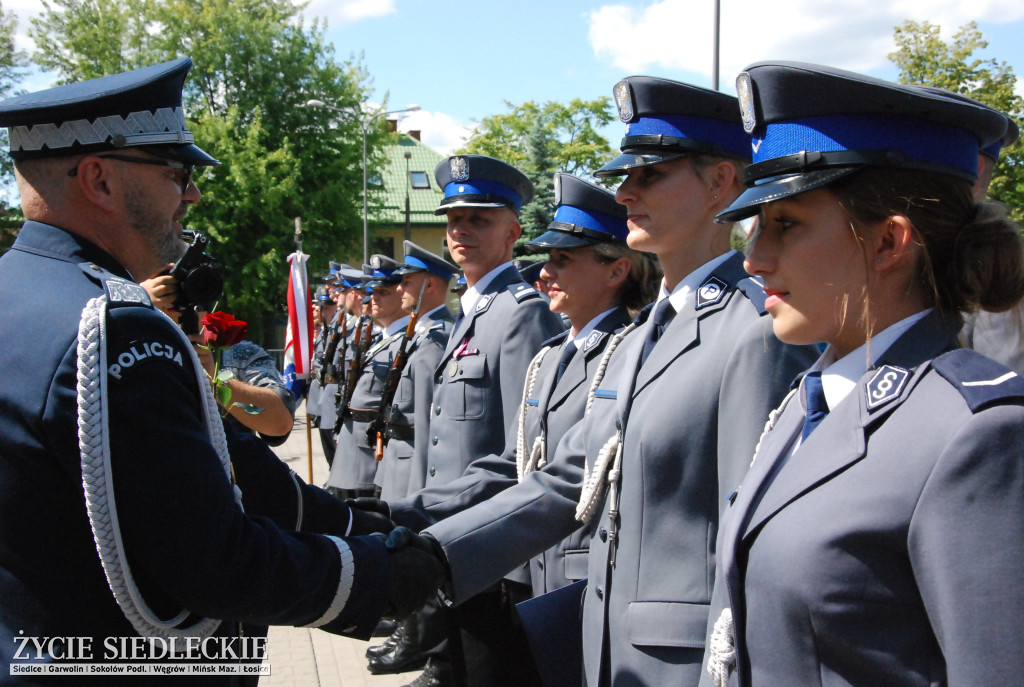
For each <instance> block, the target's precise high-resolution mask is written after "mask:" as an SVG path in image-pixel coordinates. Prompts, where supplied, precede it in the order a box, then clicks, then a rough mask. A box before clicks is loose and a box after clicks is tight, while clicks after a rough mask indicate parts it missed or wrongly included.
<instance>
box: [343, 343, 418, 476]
mask: <svg viewBox="0 0 1024 687" xmlns="http://www.w3.org/2000/svg"><path fill="white" fill-rule="evenodd" d="M363 333H364V334H365V333H366V332H365V331H364V332H363ZM404 336H405V327H404V326H403V327H402V328H401V329H399V330H398V331H397V332H395V333H394V334H392V335H391V336H386V337H384V338H382V339H380V340H378V341H376V342H375V343H374V344H372V345H371V346H370V347H369V348H368V349H366V361H365V362H364V363H363V371H362V374H361V375H359V380H358V381H357V382H356V386H355V388H354V389H353V390H352V398H351V399H349V403H348V407H349V408H350V409H351V412H350V413H349V414H348V416H347V417H346V418H345V423H344V424H343V425H342V427H341V431H340V432H338V449H337V451H336V452H335V454H334V463H333V464H332V465H331V475H330V477H329V478H328V480H327V485H328V486H331V487H338V488H339V489H373V487H374V484H373V480H374V477H375V476H376V474H377V469H378V466H379V465H380V463H378V461H377V459H376V458H375V457H374V453H375V451H376V447H371V446H370V445H369V444H368V443H367V440H366V430H367V429H368V428H369V426H370V417H369V416H370V415H372V414H373V413H376V412H377V410H378V409H379V408H380V398H381V395H382V394H383V393H384V385H385V384H386V383H387V379H388V372H389V371H390V370H391V364H392V363H393V362H394V360H395V356H396V355H397V354H398V349H399V347H400V346H401V345H402V338H403V337H404Z"/></svg>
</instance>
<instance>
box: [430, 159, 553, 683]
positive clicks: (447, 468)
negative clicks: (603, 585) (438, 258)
mask: <svg viewBox="0 0 1024 687" xmlns="http://www.w3.org/2000/svg"><path fill="white" fill-rule="evenodd" d="M434 177H435V178H436V179H437V183H438V186H439V187H441V188H443V189H444V199H443V200H442V201H441V205H440V207H438V209H437V210H436V213H437V214H439V215H445V216H446V218H447V220H448V229H447V240H448V250H449V252H450V253H451V255H452V259H453V260H454V261H455V262H456V263H457V264H458V265H459V266H460V267H461V268H462V271H463V273H464V274H465V276H466V284H467V287H468V288H467V290H466V293H465V294H463V295H462V297H461V298H460V299H459V310H460V313H459V316H458V317H457V318H456V322H455V326H454V328H453V329H452V335H451V338H450V339H449V341H448V345H447V347H446V348H445V351H444V354H443V356H442V357H441V361H440V362H439V364H438V367H437V370H436V377H435V381H436V387H435V389H434V415H433V417H431V421H430V434H431V437H430V445H429V446H428V447H427V473H426V483H425V486H428V487H430V486H433V485H437V484H445V483H446V482H450V481H452V480H454V479H456V478H457V477H459V476H460V475H461V474H462V473H463V472H464V471H465V469H466V467H467V466H468V465H469V463H470V462H471V461H472V460H474V459H475V458H478V457H481V456H486V455H491V454H498V453H500V452H501V450H502V449H503V448H504V441H505V435H506V434H507V432H508V431H509V430H510V429H511V428H512V427H513V426H514V425H515V423H516V421H517V413H518V410H519V407H520V405H519V404H520V402H521V400H522V393H523V381H524V379H525V375H526V369H527V367H528V365H529V363H530V360H531V359H532V358H533V356H534V355H535V354H536V353H537V351H538V350H539V349H540V346H541V344H542V343H543V342H544V341H545V340H547V339H548V338H550V337H551V336H554V335H555V334H556V333H558V332H559V331H561V330H562V325H561V321H560V319H559V318H558V317H557V316H556V315H555V314H553V313H552V312H551V311H550V310H548V308H547V303H546V302H545V300H544V299H543V298H542V297H541V294H540V293H539V292H538V291H537V290H536V289H534V288H533V287H531V286H530V285H528V284H526V283H525V282H523V280H522V278H521V277H520V276H519V272H518V271H517V270H516V268H515V265H514V264H513V263H512V247H513V246H514V245H515V242H516V240H518V238H519V236H520V234H521V232H522V229H521V227H520V225H519V210H520V208H521V207H522V205H523V203H526V202H529V200H530V199H531V198H532V197H533V186H532V184H530V182H529V180H528V179H527V178H526V177H525V176H524V175H523V174H522V173H521V172H519V171H518V170H517V169H515V168H514V167H512V166H510V165H508V164H506V163H504V162H502V161H500V160H496V159H494V158H490V157H485V156H481V155H456V156H453V157H450V158H448V159H447V160H443V161H442V162H441V163H440V164H438V166H437V168H436V169H435V170H434ZM523 583H525V578H524V579H523ZM456 614H457V616H458V619H459V624H460V627H461V628H462V643H463V648H464V653H465V656H466V662H467V665H466V668H467V677H468V680H469V683H470V685H475V684H481V685H500V684H503V683H504V682H505V681H508V680H510V679H511V678H512V673H511V672H510V670H509V667H510V663H509V659H508V658H499V657H498V656H497V655H495V653H494V651H495V650H499V651H500V650H501V649H502V648H503V647H504V645H503V642H504V634H503V630H502V628H503V627H505V626H504V625H502V623H503V622H505V619H506V618H507V615H506V613H505V611H503V610H502V608H501V592H500V590H498V589H494V590H490V591H488V592H486V593H485V594H481V595H478V598H477V599H476V600H475V601H473V602H472V603H464V604H463V605H462V606H460V607H459V608H458V609H456Z"/></svg>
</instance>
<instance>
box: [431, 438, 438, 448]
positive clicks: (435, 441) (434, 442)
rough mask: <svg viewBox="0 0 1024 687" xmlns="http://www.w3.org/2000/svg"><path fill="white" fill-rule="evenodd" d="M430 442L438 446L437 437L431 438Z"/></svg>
mask: <svg viewBox="0 0 1024 687" xmlns="http://www.w3.org/2000/svg"><path fill="white" fill-rule="evenodd" d="M430 443H432V444H433V445H434V446H437V437H434V438H433V439H431V440H430Z"/></svg>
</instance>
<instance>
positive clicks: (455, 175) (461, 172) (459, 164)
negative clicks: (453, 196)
mask: <svg viewBox="0 0 1024 687" xmlns="http://www.w3.org/2000/svg"><path fill="white" fill-rule="evenodd" d="M449 164H450V167H449V169H450V171H451V175H452V181H468V180H469V160H467V159H466V158H464V157H453V158H452V159H451V161H450V163H449Z"/></svg>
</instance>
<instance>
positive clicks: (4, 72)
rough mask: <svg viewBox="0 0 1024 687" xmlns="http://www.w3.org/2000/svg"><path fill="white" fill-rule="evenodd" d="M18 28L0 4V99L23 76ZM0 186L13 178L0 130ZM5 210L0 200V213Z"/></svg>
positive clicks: (4, 131)
mask: <svg viewBox="0 0 1024 687" xmlns="http://www.w3.org/2000/svg"><path fill="white" fill-rule="evenodd" d="M17 28H18V18H17V17H16V16H15V15H14V12H5V11H4V6H3V3H2V2H0V98H6V97H7V96H9V95H11V94H12V91H13V90H14V86H15V85H16V84H17V83H18V82H19V81H20V80H21V78H22V76H24V69H25V67H26V65H27V58H26V56H25V54H24V53H22V52H21V51H20V50H15V48H14V33H15V31H16V30H17ZM0 150H2V151H3V152H2V153H0V184H4V183H9V182H10V181H11V179H12V177H13V173H14V171H13V168H12V167H11V159H10V156H9V155H8V154H7V150H8V145H7V129H6V127H4V128H0ZM5 208H6V205H5V204H4V202H3V200H2V199H0V211H3V210H4V209H5Z"/></svg>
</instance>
